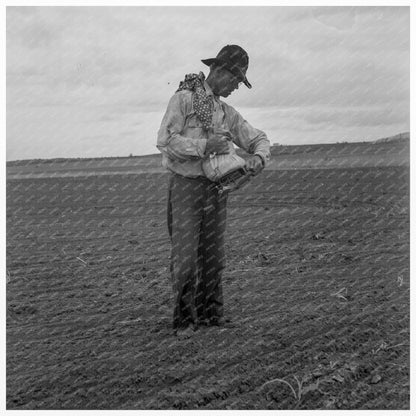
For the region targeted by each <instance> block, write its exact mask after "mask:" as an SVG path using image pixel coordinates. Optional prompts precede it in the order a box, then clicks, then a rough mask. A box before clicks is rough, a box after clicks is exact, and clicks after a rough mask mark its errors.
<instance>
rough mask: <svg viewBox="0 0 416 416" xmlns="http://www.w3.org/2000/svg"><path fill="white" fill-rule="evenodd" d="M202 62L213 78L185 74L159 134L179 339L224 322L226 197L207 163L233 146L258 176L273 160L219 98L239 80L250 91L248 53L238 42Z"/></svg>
mask: <svg viewBox="0 0 416 416" xmlns="http://www.w3.org/2000/svg"><path fill="white" fill-rule="evenodd" d="M202 62H203V63H204V64H206V65H208V66H209V68H210V72H209V75H208V77H207V78H206V79H205V76H204V74H203V73H202V72H200V73H199V75H197V74H188V75H186V77H185V80H184V81H182V82H181V83H180V84H179V89H178V90H177V91H176V93H175V94H174V95H173V96H172V98H171V99H170V101H169V104H168V108H167V110H166V113H165V115H164V117H163V120H162V124H161V127H160V130H159V132H158V139H157V147H158V149H159V150H160V151H161V152H162V155H163V158H162V165H163V166H164V167H166V168H167V169H168V170H169V171H170V172H171V175H170V180H169V193H168V230H169V235H170V238H171V242H172V252H171V267H170V269H171V275H172V280H173V289H174V302H175V304H174V313H173V328H174V330H175V333H176V334H177V335H180V336H190V335H191V334H192V332H193V331H194V330H195V329H197V327H198V326H199V325H208V326H211V325H215V326H217V325H222V324H223V319H224V310H223V297H222V285H221V277H222V272H223V270H224V267H225V252H224V233H225V224H226V203H227V195H226V194H221V193H220V192H219V191H218V187H217V186H216V183H215V182H213V181H212V180H210V179H208V178H207V174H206V170H204V164H206V162H207V161H208V162H209V161H211V160H215V158H218V157H222V158H223V160H222V162H223V163H226V164H227V163H230V164H231V163H233V160H234V159H233V158H232V157H231V154H232V153H235V151H234V147H233V145H232V143H234V144H236V145H237V146H239V147H241V148H243V149H244V150H246V151H247V152H248V153H250V154H251V155H252V156H250V158H249V159H247V160H246V162H245V168H246V169H247V170H248V171H249V172H251V173H253V174H257V173H258V172H260V171H261V170H262V169H263V168H264V166H265V164H266V162H267V161H268V160H269V158H270V142H269V140H268V139H267V137H266V135H265V134H264V133H263V132H262V131H260V130H257V129H255V128H254V127H252V126H251V125H250V124H249V123H248V122H247V121H246V120H244V118H243V117H242V116H241V115H240V114H239V113H238V112H237V111H236V110H235V109H234V108H233V107H231V106H229V105H228V104H226V103H225V102H223V101H222V100H220V97H228V96H229V95H230V94H231V93H232V92H233V91H234V90H235V89H238V87H239V85H240V84H241V83H244V84H245V85H246V86H247V87H248V88H251V84H250V83H249V82H248V80H247V77H246V72H247V68H248V55H247V53H246V52H245V51H244V49H242V48H241V47H240V46H237V45H227V46H225V47H224V48H222V49H221V51H220V52H219V53H218V55H217V57H216V58H212V59H205V60H202ZM223 155H227V156H226V157H224V156H223ZM228 156H230V158H229V159H227V158H228ZM213 158H214V159H213ZM227 160H229V162H228V161H227ZM243 163H244V161H243ZM211 179H212V178H211Z"/></svg>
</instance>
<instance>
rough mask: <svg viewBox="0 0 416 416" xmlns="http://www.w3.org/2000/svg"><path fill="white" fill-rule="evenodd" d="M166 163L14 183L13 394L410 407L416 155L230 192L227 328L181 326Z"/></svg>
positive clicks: (108, 400)
mask: <svg viewBox="0 0 416 416" xmlns="http://www.w3.org/2000/svg"><path fill="white" fill-rule="evenodd" d="M166 191H167V175H166V174H157V173H154V174H134V175H130V174H117V175H97V176H84V177H57V178H41V179H33V178H32V179H9V180H8V182H7V408H8V409H409V256H410V254H409V168H408V167H403V166H402V167H384V168H381V167H380V168H378V167H373V168H355V169H313V170H308V169H303V170H276V171H266V172H264V173H263V174H262V175H259V176H258V177H256V178H255V179H254V180H253V181H252V183H251V184H249V185H248V186H247V187H246V188H244V189H242V190H239V191H238V192H236V193H235V194H232V195H231V196H230V198H229V209H228V233H227V253H228V257H227V258H228V266H227V270H226V272H225V274H224V279H223V285H224V299H225V310H226V316H227V318H229V319H230V320H231V322H230V323H228V324H227V325H226V326H225V327H220V328H202V329H200V330H198V331H197V332H195V333H194V335H193V336H192V337H191V338H189V339H184V340H178V339H177V338H175V337H174V336H173V334H172V330H171V314H172V299H171V282H170V276H169V254H170V253H169V252H170V244H169V240H168V234H167V229H166V219H165V215H166Z"/></svg>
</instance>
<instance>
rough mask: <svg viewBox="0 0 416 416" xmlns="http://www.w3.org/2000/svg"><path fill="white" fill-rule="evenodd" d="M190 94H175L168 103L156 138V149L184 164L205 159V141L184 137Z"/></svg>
mask: <svg viewBox="0 0 416 416" xmlns="http://www.w3.org/2000/svg"><path fill="white" fill-rule="evenodd" d="M190 97H192V95H191V94H183V93H176V94H174V95H173V96H172V98H171V99H170V101H169V104H168V108H167V110H166V113H165V115H164V117H163V119H162V123H161V126H160V129H159V131H158V136H157V145H156V146H157V148H158V149H159V150H160V151H161V152H162V153H165V154H166V155H167V156H168V157H169V158H171V159H174V160H177V161H180V162H185V161H187V160H192V159H200V158H203V157H205V156H204V153H205V148H206V143H207V140H206V139H193V138H191V137H185V136H183V135H182V132H183V130H184V127H185V122H186V114H187V111H186V109H187V107H189V106H191V98H190Z"/></svg>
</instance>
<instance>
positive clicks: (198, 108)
mask: <svg viewBox="0 0 416 416" xmlns="http://www.w3.org/2000/svg"><path fill="white" fill-rule="evenodd" d="M204 81H205V75H204V74H203V73H202V72H200V73H199V74H198V75H197V74H187V75H185V79H184V81H181V82H180V83H179V88H178V89H177V90H176V92H178V91H182V90H190V91H192V92H193V94H192V105H193V107H194V110H195V112H196V115H197V116H198V118H199V120H200V121H201V123H202V126H203V128H204V129H205V130H208V129H209V128H210V127H211V122H212V114H213V112H214V102H213V100H212V96H209V95H207V93H206V91H205V88H204Z"/></svg>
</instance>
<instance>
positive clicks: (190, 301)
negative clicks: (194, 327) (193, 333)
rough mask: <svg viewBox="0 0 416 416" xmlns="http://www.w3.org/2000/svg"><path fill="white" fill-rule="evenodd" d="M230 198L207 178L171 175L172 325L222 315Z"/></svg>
mask: <svg viewBox="0 0 416 416" xmlns="http://www.w3.org/2000/svg"><path fill="white" fill-rule="evenodd" d="M226 204H227V197H226V196H219V195H218V192H217V190H216V189H215V186H214V184H213V183H212V182H211V181H209V180H208V179H206V178H202V177H201V178H196V179H193V178H185V177H183V176H180V175H176V174H172V175H171V177H170V180H169V192H168V211H167V213H168V229H169V235H170V238H171V243H172V251H171V265H170V271H171V276H172V283H173V293H174V311H173V327H174V328H181V327H186V326H188V325H189V324H191V323H194V324H198V322H200V321H202V320H211V319H219V318H221V317H222V316H223V297H222V285H221V276H222V271H223V270H224V268H225V249H224V234H225V227H226Z"/></svg>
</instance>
